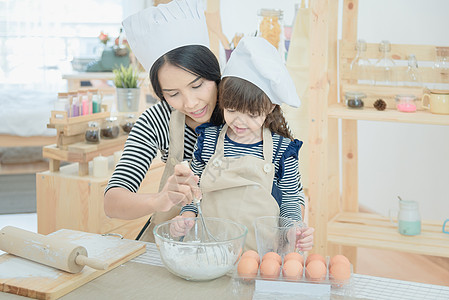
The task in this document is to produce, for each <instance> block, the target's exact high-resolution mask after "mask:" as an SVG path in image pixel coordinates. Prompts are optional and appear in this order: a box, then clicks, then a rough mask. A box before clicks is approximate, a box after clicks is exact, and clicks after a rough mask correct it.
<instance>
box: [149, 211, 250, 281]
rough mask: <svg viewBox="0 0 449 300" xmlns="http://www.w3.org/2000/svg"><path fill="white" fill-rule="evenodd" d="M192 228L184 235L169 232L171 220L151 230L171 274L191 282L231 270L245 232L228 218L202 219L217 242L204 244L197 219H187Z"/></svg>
mask: <svg viewBox="0 0 449 300" xmlns="http://www.w3.org/2000/svg"><path fill="white" fill-rule="evenodd" d="M188 219H190V220H193V221H194V222H195V223H194V224H195V225H194V226H193V227H192V228H191V229H190V230H189V231H188V232H187V233H186V235H184V236H181V237H177V236H173V235H172V234H171V233H170V225H171V224H172V223H173V222H177V220H170V221H167V222H164V223H162V224H159V225H157V226H156V227H155V228H154V229H153V233H154V237H155V241H156V245H157V247H158V249H159V252H160V255H161V260H162V262H163V263H164V265H165V267H166V268H167V269H168V270H169V271H170V272H171V273H173V274H174V275H176V276H179V277H181V278H184V279H187V280H192V281H206V280H212V279H215V278H218V277H221V276H223V275H225V274H226V273H228V272H229V271H231V270H232V269H233V268H234V266H235V264H236V263H237V261H238V260H239V258H240V255H241V253H242V249H243V245H244V243H245V238H246V235H247V233H248V229H247V228H246V226H245V225H242V224H239V223H236V222H234V221H231V220H228V219H220V218H207V217H205V218H204V221H205V223H206V226H207V229H208V230H209V232H210V233H211V234H212V235H213V237H215V238H216V239H217V241H211V242H209V241H207V242H205V240H206V238H205V237H204V235H205V234H206V233H205V232H203V226H202V225H201V220H200V218H188Z"/></svg>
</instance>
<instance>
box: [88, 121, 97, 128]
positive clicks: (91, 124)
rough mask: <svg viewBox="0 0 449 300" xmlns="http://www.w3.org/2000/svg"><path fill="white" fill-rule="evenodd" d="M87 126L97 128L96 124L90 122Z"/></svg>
mask: <svg viewBox="0 0 449 300" xmlns="http://www.w3.org/2000/svg"><path fill="white" fill-rule="evenodd" d="M87 126H89V127H98V122H95V121H90V122H89V123H87Z"/></svg>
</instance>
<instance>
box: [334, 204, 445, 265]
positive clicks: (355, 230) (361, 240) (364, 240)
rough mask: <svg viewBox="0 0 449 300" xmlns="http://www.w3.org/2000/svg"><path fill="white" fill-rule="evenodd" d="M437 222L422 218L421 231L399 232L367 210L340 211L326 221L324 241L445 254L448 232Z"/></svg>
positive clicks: (380, 217)
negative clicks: (358, 211) (326, 238)
mask: <svg viewBox="0 0 449 300" xmlns="http://www.w3.org/2000/svg"><path fill="white" fill-rule="evenodd" d="M441 226H442V224H441V222H422V226H421V234H420V235H417V236H405V235H401V234H399V232H398V231H397V226H395V225H394V224H392V223H391V222H390V220H389V219H388V218H386V217H383V216H380V215H376V214H370V213H351V212H343V213H340V214H338V215H337V216H336V217H335V218H334V219H332V220H331V221H330V222H329V223H328V227H327V231H328V241H329V242H332V243H336V244H339V245H345V246H354V247H367V248H378V249H384V250H393V251H402V252H409V253H416V254H426V255H434V256H442V257H449V234H444V233H442V229H441Z"/></svg>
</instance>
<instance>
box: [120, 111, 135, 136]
mask: <svg viewBox="0 0 449 300" xmlns="http://www.w3.org/2000/svg"><path fill="white" fill-rule="evenodd" d="M134 123H136V118H135V116H134V114H129V115H128V116H127V117H126V118H125V119H124V120H123V122H122V124H121V127H122V129H123V131H124V132H125V133H130V132H131V129H132V128H133V126H134Z"/></svg>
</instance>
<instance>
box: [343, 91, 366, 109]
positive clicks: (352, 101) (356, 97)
mask: <svg viewBox="0 0 449 300" xmlns="http://www.w3.org/2000/svg"><path fill="white" fill-rule="evenodd" d="M363 98H366V94H365V93H362V92H346V93H345V101H346V106H347V107H350V108H363V105H364V103H363V100H362V99H363Z"/></svg>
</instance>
